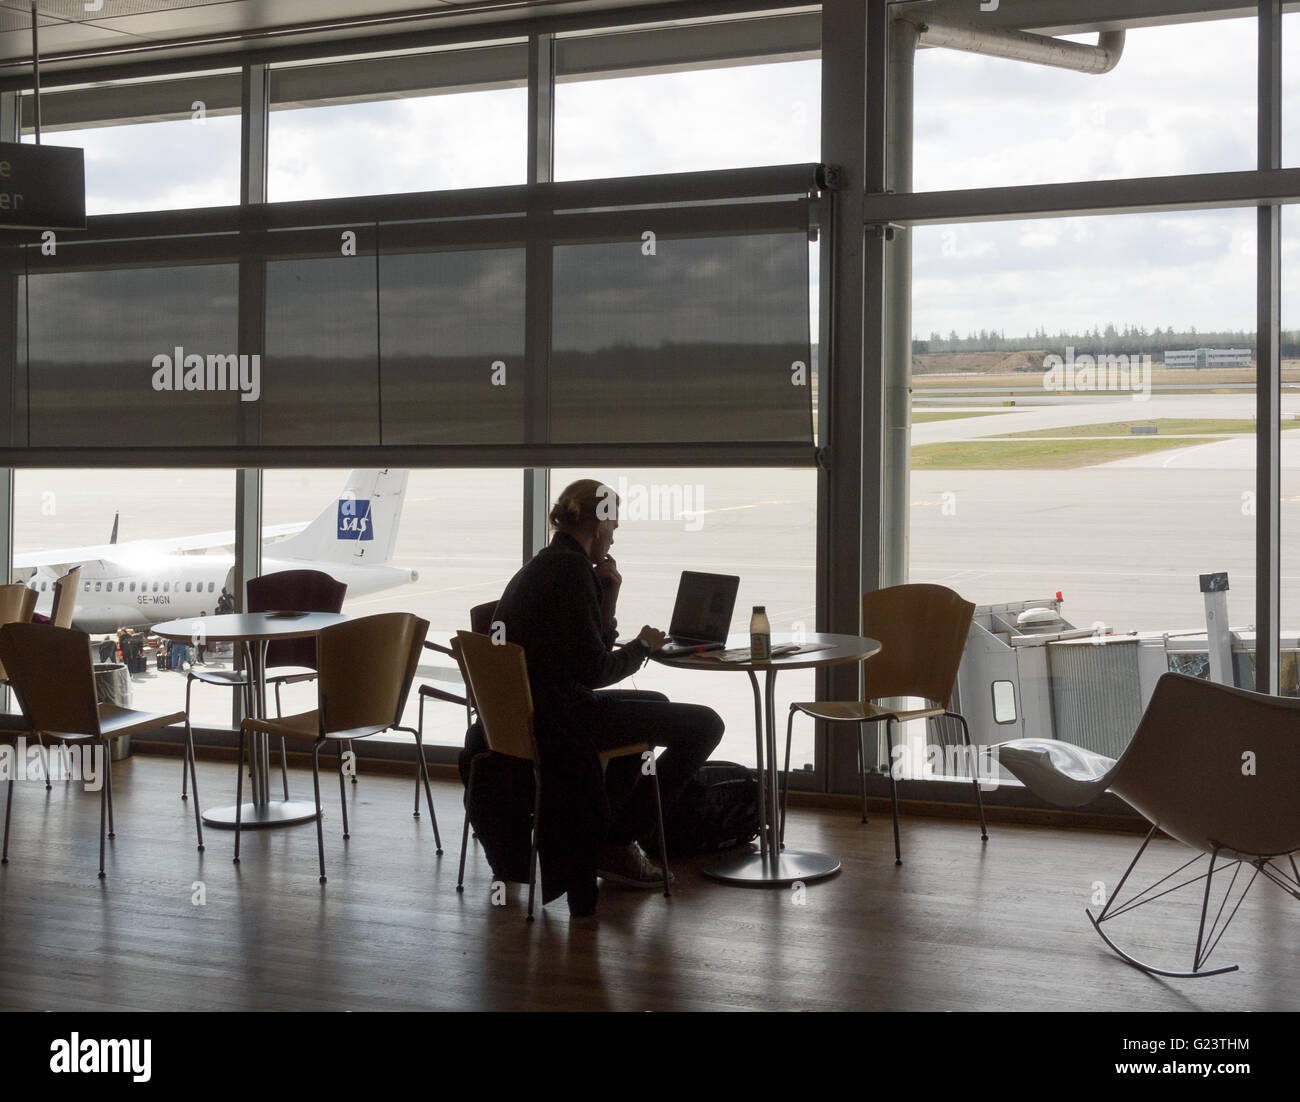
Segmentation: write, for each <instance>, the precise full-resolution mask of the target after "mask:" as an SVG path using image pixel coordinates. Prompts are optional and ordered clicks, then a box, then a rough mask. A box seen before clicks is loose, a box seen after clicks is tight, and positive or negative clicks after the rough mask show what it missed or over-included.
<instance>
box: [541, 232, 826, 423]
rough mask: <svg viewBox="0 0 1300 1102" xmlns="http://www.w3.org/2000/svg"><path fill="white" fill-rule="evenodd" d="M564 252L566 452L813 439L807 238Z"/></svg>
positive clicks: (561, 321) (557, 281)
mask: <svg viewBox="0 0 1300 1102" xmlns="http://www.w3.org/2000/svg"><path fill="white" fill-rule="evenodd" d="M554 255H555V269H554V273H555V274H554V295H555V299H554V323H553V330H552V342H553V343H552V347H553V352H552V359H551V438H552V440H553V441H556V442H560V443H600V442H617V443H625V442H637V443H639V442H663V441H668V442H675V441H680V442H690V441H711V442H712V441H736V440H743V441H810V440H811V438H812V410H811V401H812V386H811V385H809V383H810V376H809V372H808V364H809V361H810V359H811V347H810V342H809V336H808V324H809V320H808V319H809V310H808V299H807V289H808V243H807V236H806V234H765V235H761V236H760V235H753V236H734V237H708V238H698V239H675V238H666V237H661V238H659V239H657V241H656V242H655V252H654V254H653V255H646V254H645V253H644V251H643V249H642V245H641V242H640V241H633V242H619V243H601V244H590V245H563V246H559V247H557V248H556V249H555V253H554ZM722 272H725V273H727V278H725V279H722V278H719V273H722Z"/></svg>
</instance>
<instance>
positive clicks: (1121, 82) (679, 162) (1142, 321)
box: [47, 15, 1300, 338]
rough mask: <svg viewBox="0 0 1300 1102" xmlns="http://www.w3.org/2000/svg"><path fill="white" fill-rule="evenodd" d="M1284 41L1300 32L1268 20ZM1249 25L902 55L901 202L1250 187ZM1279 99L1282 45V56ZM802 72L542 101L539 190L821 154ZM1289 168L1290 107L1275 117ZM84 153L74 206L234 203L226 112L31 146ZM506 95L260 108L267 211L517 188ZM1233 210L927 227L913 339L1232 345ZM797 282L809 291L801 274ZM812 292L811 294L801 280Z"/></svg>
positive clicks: (1238, 313)
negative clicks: (1046, 61) (1082, 338)
mask: <svg viewBox="0 0 1300 1102" xmlns="http://www.w3.org/2000/svg"><path fill="white" fill-rule="evenodd" d="M1286 22H1287V28H1288V30H1289V31H1291V32H1292V33H1290V34H1288V35H1286V36H1285V37H1284V42H1286V43H1295V41H1296V35H1297V33H1300V15H1288V16H1287V17H1286ZM1255 51H1256V43H1255V21H1254V20H1253V19H1236V20H1226V21H1216V22H1209V23H1196V24H1188V25H1184V26H1176V27H1162V28H1148V29H1140V30H1135V31H1130V32H1129V34H1128V38H1127V42H1126V44H1125V49H1124V54H1123V57H1122V59H1121V61H1120V63H1119V65H1118V66H1117V68H1116V69H1115V70H1114V71H1113V72H1111V73H1109V74H1105V75H1101V76H1088V75H1083V74H1077V73H1071V72H1065V71H1061V70H1055V69H1049V68H1045V67H1042V66H1032V65H1025V64H1021V63H1016V62H1010V61H1004V60H1000V59H994V58H986V57H980V56H976V55H972V54H964V53H959V52H956V51H951V50H942V49H927V50H922V51H920V53H919V54H918V57H917V64H916V93H915V102H916V109H915V146H914V184H915V188H916V189H917V190H931V189H937V188H965V187H987V186H995V185H1008V184H1030V183H1045V182H1061V181H1071V180H1085V179H1108V178H1116V177H1126V176H1145V175H1152V176H1158V175H1173V174H1181V173H1198V172H1215V171H1224V170H1232V169H1248V168H1250V167H1252V165H1253V163H1254V156H1255V154H1254V140H1255V79H1256V59H1255ZM1284 71H1285V75H1286V86H1285V105H1286V106H1290V105H1291V104H1293V103H1300V49H1297V48H1295V47H1290V48H1287V49H1286V52H1285V55H1284ZM819 75H820V65H819V63H818V62H817V61H801V62H790V63H784V64H763V65H753V66H739V67H728V68H722V69H715V70H705V71H696V72H691V73H669V74H660V75H654V76H644V77H624V78H615V79H607V80H583V81H574V82H565V83H561V84H560V85H559V87H558V89H557V99H556V158H555V161H556V177H557V178H558V179H583V178H595V177H602V176H613V175H632V174H640V173H651V172H678V171H688V170H703V169H712V168H727V167H742V166H752V165H760V164H781V163H799V162H809V161H816V160H818V159H819V150H818V144H819V143H818V133H819V127H820V103H819V92H818V81H819ZM1283 121H1284V133H1285V148H1284V153H1285V156H1284V161H1285V163H1286V164H1287V165H1296V164H1300V111H1296V112H1287V111H1286V110H1285V107H1284V119H1283ZM47 140H48V141H50V142H51V143H52V144H69V145H73V144H77V145H82V146H84V148H85V149H86V151H87V153H86V156H87V189H88V210H89V211H90V212H91V213H106V212H109V211H125V210H145V209H162V208H175V207H182V206H208V205H220V204H226V203H233V202H235V201H237V196H238V182H237V180H236V178H235V166H236V165H237V163H238V120H237V119H235V118H230V117H213V118H203V119H198V120H193V121H189V120H187V121H178V122H165V123H153V124H146V125H137V126H129V127H110V128H100V129H91V130H85V131H76V132H64V133H58V134H51V135H48V137H47ZM525 144H526V143H525V94H524V91H523V90H522V89H520V88H508V89H501V90H494V91H484V92H472V93H463V94H450V95H438V96H425V97H417V98H408V99H403V100H388V101H378V102H372V103H366V104H352V105H342V106H334V107H324V108H306V109H291V110H277V111H275V112H273V114H272V122H271V132H270V163H269V197H270V199H271V200H272V201H287V200H293V199H313V198H325V197H331V196H339V195H353V194H374V193H376V192H379V191H387V192H400V191H417V190H433V189H440V188H461V187H474V186H488V185H494V184H517V183H522V182H523V180H524V173H525V163H524V161H525ZM1293 213H1294V210H1293V208H1288V209H1287V210H1286V211H1285V212H1284V219H1283V237H1284V242H1283V247H1284V253H1283V256H1284V270H1283V324H1284V326H1285V327H1287V328H1300V276H1298V277H1295V278H1291V277H1289V271H1290V269H1291V268H1292V267H1294V266H1295V264H1296V262H1297V261H1300V223H1298V222H1297V217H1293V216H1292V215H1293ZM1254 251H1255V234H1254V214H1253V211H1252V210H1251V209H1234V210H1222V211H1197V212H1179V213H1164V214H1144V215H1124V216H1106V217H1091V218H1070V219H1058V220H1048V221H1041V220H1039V221H1026V222H1000V223H988V224H964V225H958V226H952V227H926V228H922V229H919V230H917V231H916V232H915V234H914V244H913V326H912V328H913V333H914V335H916V336H917V337H920V338H925V337H928V336H929V335H930V333H931V332H939V333H941V334H943V335H945V336H946V335H947V334H948V333H949V332H950V331H952V330H956V331H957V332H958V333H959V334H960V335H962V336H965V335H966V334H967V333H968V332H972V331H977V330H980V329H992V330H1000V331H1002V332H1005V333H1006V334H1007V335H1008V336H1021V335H1024V334H1025V333H1029V332H1032V331H1034V330H1036V329H1038V328H1039V327H1042V328H1044V329H1046V330H1047V331H1048V332H1049V333H1055V332H1058V331H1079V330H1085V329H1090V328H1093V327H1098V328H1100V327H1103V326H1105V325H1106V324H1107V323H1114V324H1115V325H1117V326H1119V327H1121V328H1122V327H1123V326H1124V325H1125V324H1133V325H1138V326H1145V327H1147V328H1154V327H1156V326H1160V327H1169V326H1173V327H1175V328H1180V329H1181V328H1188V327H1191V326H1195V327H1196V328H1198V329H1201V330H1209V329H1243V330H1247V331H1250V330H1253V329H1254V312H1255V306H1254V268H1253V264H1254ZM814 279H815V273H814ZM814 293H815V284H814Z"/></svg>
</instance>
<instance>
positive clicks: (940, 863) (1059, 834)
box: [0, 756, 1300, 1011]
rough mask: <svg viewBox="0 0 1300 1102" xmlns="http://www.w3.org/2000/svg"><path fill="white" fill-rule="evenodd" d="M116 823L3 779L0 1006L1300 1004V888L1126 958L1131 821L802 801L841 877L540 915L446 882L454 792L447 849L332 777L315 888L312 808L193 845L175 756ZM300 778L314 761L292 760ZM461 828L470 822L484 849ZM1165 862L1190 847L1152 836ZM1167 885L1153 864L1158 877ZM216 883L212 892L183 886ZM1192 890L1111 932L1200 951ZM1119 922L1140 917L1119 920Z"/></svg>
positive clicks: (440, 796)
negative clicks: (979, 817)
mask: <svg viewBox="0 0 1300 1102" xmlns="http://www.w3.org/2000/svg"><path fill="white" fill-rule="evenodd" d="M114 780H115V782H116V783H115V792H116V801H115V802H116V807H117V838H116V840H115V841H113V842H110V843H109V846H110V850H109V858H108V878H107V879H106V880H104V881H100V880H98V879H97V878H96V875H95V872H96V868H97V865H96V862H97V846H98V834H97V831H98V825H99V798H98V796H97V795H94V794H90V793H86V792H84V791H82V790H81V789H80V787H79V786H73V785H66V786H65V785H64V784H62V783H56V784H55V787H54V790H53V791H52V792H50V793H48V794H47V793H46V792H45V789H44V785H43V784H42V783H41V782H25V783H20V784H18V785H16V792H17V799H16V803H15V809H14V821H13V837H12V842H11V846H10V862H9V864H8V865H7V866H5V867H4V868H3V869H0V913H2V914H3V921H0V1007H3V1008H4V1009H29V1010H118V1009H123V1010H289V1009H314V1010H404V1009H457V1010H487V1009H609V1010H669V1009H686V1010H721V1009H736V1010H781V1009H796V1008H797V1009H816V1010H862V1009H870V1010H1023V1011H1034V1010H1201V1009H1204V1010H1295V1009H1297V1008H1298V1007H1300V954H1298V953H1297V952H1296V950H1297V948H1300V936H1297V935H1298V931H1300V923H1298V921H1297V920H1298V919H1300V905H1298V904H1297V902H1296V901H1295V900H1292V899H1291V898H1289V897H1288V896H1286V895H1285V894H1284V893H1283V892H1281V891H1280V890H1279V889H1278V888H1276V887H1275V886H1273V885H1271V884H1268V883H1265V882H1263V881H1262V880H1261V881H1259V882H1257V883H1256V885H1255V888H1254V889H1253V890H1252V892H1251V895H1250V897H1249V898H1248V899H1247V902H1246V904H1245V905H1244V906H1243V907H1242V909H1241V912H1240V913H1239V914H1238V916H1237V919H1236V921H1235V922H1234V924H1233V926H1232V927H1231V928H1230V929H1229V931H1228V935H1227V937H1226V938H1225V939H1224V941H1223V943H1222V944H1221V945H1220V946H1219V949H1218V951H1217V952H1216V954H1215V957H1214V958H1213V960H1214V963H1237V964H1240V965H1241V970H1240V971H1239V972H1236V973H1233V974H1230V975H1225V976H1221V977H1215V978H1207V979H1200V980H1194V981H1172V980H1160V979H1153V978H1151V977H1149V976H1146V975H1143V974H1141V973H1139V972H1137V971H1135V970H1134V969H1132V968H1130V967H1128V966H1127V965H1125V964H1123V963H1121V962H1120V961H1119V960H1118V959H1116V958H1115V957H1114V956H1113V955H1112V954H1111V953H1110V952H1109V950H1107V949H1106V948H1105V946H1104V945H1103V944H1102V942H1101V941H1100V940H1099V939H1098V937H1097V935H1096V934H1095V933H1094V932H1093V930H1092V928H1091V926H1090V925H1089V923H1088V921H1087V918H1086V916H1085V915H1084V907H1085V906H1087V905H1088V904H1089V902H1090V895H1091V894H1092V893H1093V891H1094V890H1095V887H1096V885H1095V883H1094V882H1096V881H1102V882H1104V884H1105V885H1106V887H1107V888H1109V886H1110V885H1111V884H1112V883H1113V879H1114V878H1115V877H1117V876H1118V875H1119V874H1120V873H1121V872H1122V871H1123V869H1124V867H1125V866H1126V864H1127V863H1128V860H1129V859H1130V857H1131V855H1132V853H1133V852H1134V851H1135V849H1136V846H1137V844H1138V842H1139V840H1140V839H1138V838H1135V837H1134V836H1132V835H1119V834H1104V833H1098V832H1090V831H1087V832H1085V831H1077V832H1071V831H1061V830H1050V829H1045V828H1038V827H1022V826H999V825H994V827H993V828H992V830H991V832H990V837H989V841H988V843H987V845H986V846H981V843H980V840H979V833H978V831H977V829H976V828H975V826H974V825H973V824H967V823H960V822H957V823H954V822H949V821H943V820H936V819H921V818H912V819H910V820H908V819H906V818H905V819H904V822H903V847H904V849H903V856H904V860H905V861H906V864H905V865H904V866H903V867H902V868H895V867H894V863H893V847H892V835H891V831H890V825H889V818H888V816H887V815H886V816H880V817H878V818H875V819H873V821H872V822H871V823H870V824H869V825H868V826H862V825H861V824H860V823H859V822H858V817H857V815H856V814H854V813H852V812H841V811H827V810H822V809H816V810H811V809H804V810H794V811H792V813H791V821H790V827H789V831H788V841H789V842H790V843H791V845H792V846H794V847H798V848H805V849H819V850H825V851H829V852H833V853H836V854H838V855H839V856H840V857H841V858H842V859H843V862H844V869H843V871H842V873H841V874H840V875H839V876H838V877H836V878H834V879H832V880H829V881H826V882H823V883H820V884H814V885H811V886H809V887H808V888H807V889H806V894H805V896H804V900H803V902H802V904H800V903H798V902H797V901H796V898H795V895H794V893H792V892H791V891H789V890H755V889H743V888H731V887H724V886H720V885H717V884H714V883H712V882H710V881H708V880H707V879H705V878H704V877H703V876H702V875H701V873H700V871H699V865H700V864H701V862H699V861H694V862H679V863H678V864H677V865H676V872H677V875H678V884H677V887H676V894H675V895H674V897H673V898H672V899H671V900H665V899H664V898H663V897H662V895H661V894H659V893H657V892H629V891H619V890H615V889H602V892H601V904H600V918H599V922H598V924H597V925H596V927H595V928H579V927H577V926H575V927H572V928H571V927H570V925H569V918H568V909H567V907H566V905H565V903H564V901H563V900H558V901H557V902H556V903H553V904H551V906H549V907H547V908H546V910H545V911H544V912H543V913H542V914H541V915H540V916H539V918H538V921H537V922H536V923H535V924H534V925H532V926H531V927H530V926H528V925H527V924H526V923H525V922H524V916H523V909H522V903H521V895H522V893H521V889H520V888H518V887H517V886H512V887H511V888H510V905H509V906H507V907H493V906H491V905H490V900H489V884H490V880H491V874H490V871H489V869H488V867H487V864H486V862H485V861H484V860H483V858H482V856H481V854H479V853H478V852H477V851H475V852H472V853H471V855H470V859H469V862H468V872H467V877H466V890H465V893H464V894H463V895H458V894H457V893H456V890H455V884H456V862H457V858H458V855H459V845H460V823H461V814H460V802H459V795H460V793H459V786H458V785H455V784H453V783H451V782H447V781H443V782H436V783H435V803H436V806H437V809H438V819H439V824H440V826H441V828H442V837H443V842H444V846H445V850H446V852H445V854H444V855H443V856H442V857H441V858H439V857H437V856H435V853H434V842H433V835H432V831H431V829H430V826H429V822H428V819H427V817H425V818H421V819H420V820H418V821H417V820H415V819H413V818H412V817H411V782H410V781H408V780H405V779H402V778H398V777H392V776H377V775H370V776H362V777H361V778H360V783H359V784H358V785H356V786H355V787H351V786H350V792H349V797H350V801H351V802H350V815H351V827H352V838H351V840H350V841H349V842H346V843H345V842H344V841H343V840H342V838H341V829H340V820H339V815H338V786H337V781H336V780H334V779H333V778H330V783H329V784H328V785H326V786H324V787H323V791H324V795H325V798H326V800H327V803H326V807H327V818H326V867H327V872H328V874H329V883H328V884H326V885H321V884H319V883H318V882H317V870H316V845H315V842H316V840H315V832H314V830H313V828H312V827H311V826H305V827H296V828H293V829H290V830H280V831H275V832H250V833H246V834H245V835H244V842H243V846H244V849H243V859H242V861H241V863H240V865H238V866H235V865H234V864H232V862H231V859H230V858H231V853H232V846H233V837H232V835H231V834H230V833H229V832H226V831H217V830H210V831H205V834H206V838H205V840H206V842H207V850H206V852H204V853H202V854H200V853H198V852H196V850H195V848H194V833H193V832H194V823H193V817H192V815H191V814H190V811H189V805H188V804H184V803H182V802H181V800H180V799H179V792H178V786H179V781H180V777H179V761H177V760H175V759H163V758H152V757H141V756H136V757H134V758H132V759H128V760H126V761H123V762H119V763H117V765H116V766H115V768H114ZM199 782H200V786H201V788H200V790H201V791H202V793H203V796H204V801H203V802H204V805H205V806H211V805H213V804H218V803H224V802H228V801H229V800H230V798H231V797H232V796H233V787H234V774H233V768H232V767H231V766H230V765H227V764H222V763H219V762H204V763H200V766H199ZM291 782H292V785H293V787H294V789H295V794H297V795H305V794H307V793H310V790H311V783H310V775H309V774H306V773H303V772H301V771H298V772H295V773H292V774H291ZM471 845H473V843H471ZM1152 850H1154V858H1155V863H1154V864H1153V865H1152V866H1151V867H1152V868H1157V867H1158V866H1160V865H1163V868H1161V869H1160V872H1159V874H1160V875H1163V873H1164V872H1165V871H1168V870H1169V869H1171V868H1173V867H1174V866H1175V865H1176V864H1177V863H1179V862H1180V861H1181V860H1182V859H1183V856H1182V855H1183V854H1184V853H1185V851H1183V850H1182V848H1181V847H1179V846H1177V845H1176V844H1174V843H1172V842H1161V843H1153V846H1152ZM1153 879H1154V878H1153ZM196 881H201V882H202V885H203V887H204V889H205V891H206V903H204V904H203V905H196V904H195V903H193V902H192V899H193V897H194V893H195V892H196V890H198V885H197V884H196ZM1199 905H1200V897H1199V894H1198V892H1197V890H1196V888H1191V889H1188V890H1186V891H1184V892H1180V893H1178V894H1177V895H1175V896H1173V897H1171V899H1170V901H1169V903H1168V905H1167V906H1166V905H1164V904H1163V903H1161V904H1155V905H1154V906H1152V907H1150V908H1146V909H1144V910H1139V911H1138V912H1137V913H1136V914H1135V915H1134V916H1132V918H1131V919H1129V918H1125V919H1120V920H1117V921H1116V922H1115V923H1114V924H1112V926H1111V929H1112V930H1113V931H1115V932H1116V933H1117V934H1128V935H1129V936H1130V938H1131V945H1132V947H1133V948H1134V949H1135V950H1136V951H1138V954H1139V955H1144V954H1147V955H1149V956H1150V957H1151V958H1153V959H1157V960H1160V961H1164V962H1171V963H1175V964H1178V965H1183V966H1185V964H1186V962H1187V959H1188V958H1189V957H1190V953H1191V943H1190V941H1189V940H1188V939H1189V937H1194V931H1195V918H1196V913H1197V911H1198V909H1199ZM1124 923H1127V925H1123V924H1124Z"/></svg>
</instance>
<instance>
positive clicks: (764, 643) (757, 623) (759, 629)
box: [749, 605, 772, 662]
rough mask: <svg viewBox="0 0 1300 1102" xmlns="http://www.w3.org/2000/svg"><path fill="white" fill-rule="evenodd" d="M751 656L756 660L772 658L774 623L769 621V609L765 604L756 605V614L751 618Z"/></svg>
mask: <svg viewBox="0 0 1300 1102" xmlns="http://www.w3.org/2000/svg"><path fill="white" fill-rule="evenodd" d="M749 657H750V659H751V660H752V661H754V662H770V661H771V660H772V625H771V624H769V623H768V622H767V609H766V608H765V607H764V606H763V605H755V606H754V614H753V615H752V616H751V617H750V618H749Z"/></svg>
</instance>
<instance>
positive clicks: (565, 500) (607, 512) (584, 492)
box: [550, 478, 618, 532]
mask: <svg viewBox="0 0 1300 1102" xmlns="http://www.w3.org/2000/svg"><path fill="white" fill-rule="evenodd" d="M617 517H618V494H616V493H615V492H614V491H613V490H611V489H610V488H609V487H608V486H606V485H605V484H604V483H603V482H597V481H596V480H595V479H594V478H580V479H579V480H578V481H577V482H571V483H569V485H567V486H566V487H565V488H564V490H563V492H561V494H560V496H559V497H558V498H557V499H556V502H555V504H554V505H552V506H551V513H550V521H551V527H552V528H555V529H557V530H558V531H561V532H573V531H577V530H578V529H580V528H583V527H585V526H586V524H587V522H588V521H596V522H599V521H602V520H613V519H616V518H617Z"/></svg>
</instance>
